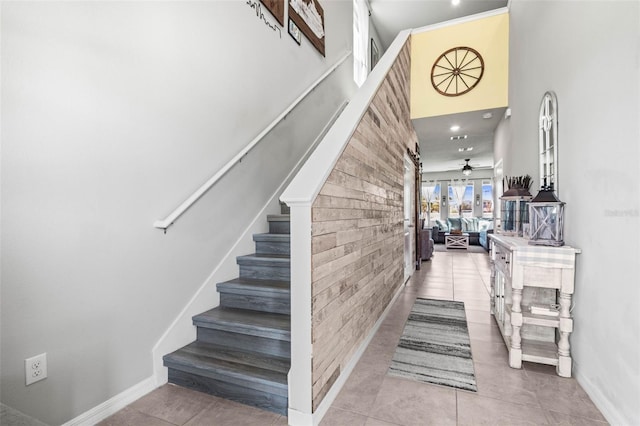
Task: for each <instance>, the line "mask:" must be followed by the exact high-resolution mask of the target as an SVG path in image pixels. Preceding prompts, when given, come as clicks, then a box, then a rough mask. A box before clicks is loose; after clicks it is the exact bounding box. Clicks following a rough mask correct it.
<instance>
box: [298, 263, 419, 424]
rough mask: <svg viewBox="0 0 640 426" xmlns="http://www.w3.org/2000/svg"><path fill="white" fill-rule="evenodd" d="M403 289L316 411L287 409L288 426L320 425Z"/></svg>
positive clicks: (386, 309)
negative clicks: (308, 412)
mask: <svg viewBox="0 0 640 426" xmlns="http://www.w3.org/2000/svg"><path fill="white" fill-rule="evenodd" d="M414 273H415V270H414ZM404 289H405V284H402V285H400V287H399V288H398V290H397V291H396V293H395V294H394V295H393V298H392V299H391V302H389V304H388V305H387V307H386V308H385V310H384V312H383V313H382V315H381V316H380V318H378V321H376V323H375V324H374V326H373V328H372V329H371V331H370V332H369V334H368V335H367V338H366V339H364V341H363V342H362V343H361V344H360V346H359V347H358V350H357V351H356V352H355V353H354V354H353V356H352V357H351V359H350V360H349V362H348V363H347V365H346V366H345V368H344V370H342V373H341V374H340V376H339V377H338V380H336V382H335V383H334V385H333V386H332V387H331V389H330V390H329V392H327V395H326V396H325V397H324V399H323V400H322V402H321V403H320V405H319V406H318V408H317V409H316V411H315V412H314V413H313V414H311V415H309V414H305V413H300V412H298V411H294V410H291V409H289V424H290V425H295V426H317V425H319V424H320V422H321V421H322V418H323V417H324V416H325V415H326V414H327V411H329V407H331V404H333V402H334V401H335V399H336V397H337V396H338V394H339V393H340V391H341V390H342V387H343V386H344V384H345V383H346V382H347V379H349V376H351V373H352V372H353V369H354V368H355V367H356V364H358V361H360V358H361V357H362V354H364V351H365V350H366V349H367V346H369V343H371V340H373V337H374V336H375V335H376V333H377V332H378V329H379V328H380V326H381V325H382V322H383V321H384V320H385V319H386V318H387V315H389V311H390V310H391V307H392V306H393V304H394V303H395V302H396V300H397V299H398V297H399V296H400V293H402V290H404ZM294 420H295V421H296V422H295V423H294Z"/></svg>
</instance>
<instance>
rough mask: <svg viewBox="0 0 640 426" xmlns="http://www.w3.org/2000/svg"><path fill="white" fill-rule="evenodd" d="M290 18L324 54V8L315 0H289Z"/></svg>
mask: <svg viewBox="0 0 640 426" xmlns="http://www.w3.org/2000/svg"><path fill="white" fill-rule="evenodd" d="M289 19H291V20H292V21H293V22H294V23H295V24H296V25H297V26H298V28H299V29H300V32H301V33H302V34H304V35H305V37H307V38H308V39H309V41H310V42H311V44H313V46H314V47H315V48H316V49H318V52H320V54H322V56H324V10H323V9H322V6H320V3H318V1H317V0H289Z"/></svg>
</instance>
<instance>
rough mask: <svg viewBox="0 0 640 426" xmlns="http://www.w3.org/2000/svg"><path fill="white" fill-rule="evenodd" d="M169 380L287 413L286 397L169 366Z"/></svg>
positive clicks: (280, 412)
mask: <svg viewBox="0 0 640 426" xmlns="http://www.w3.org/2000/svg"><path fill="white" fill-rule="evenodd" d="M169 382H170V383H174V384H176V385H179V386H184V387H187V388H190V389H195V390H197V391H200V392H205V393H208V394H210V395H214V396H218V397H221V398H226V399H230V400H232V401H236V402H240V403H242V404H247V405H251V406H254V407H258V408H261V409H263V410H267V411H272V412H274V413H278V414H281V415H285V416H286V415H287V408H288V399H287V397H283V396H279V395H274V394H271V393H268V392H264V391H260V390H255V389H250V388H247V387H243V386H239V385H236V384H233V383H229V382H225V381H221V380H216V379H212V378H209V377H204V376H199V375H197V374H193V373H189V372H185V371H179V370H175V369H173V368H169Z"/></svg>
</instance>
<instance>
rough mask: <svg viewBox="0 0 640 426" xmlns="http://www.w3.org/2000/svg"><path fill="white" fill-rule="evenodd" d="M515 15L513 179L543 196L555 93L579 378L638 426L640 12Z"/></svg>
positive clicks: (528, 9)
mask: <svg viewBox="0 0 640 426" xmlns="http://www.w3.org/2000/svg"><path fill="white" fill-rule="evenodd" d="M510 11H511V29H510V31H511V40H510V73H511V74H510V78H509V82H510V87H509V105H510V107H511V109H512V111H513V115H512V117H511V119H510V123H509V124H508V126H509V127H510V128H509V131H508V132H507V133H509V134H510V137H511V141H510V142H511V145H512V147H511V150H512V152H511V154H509V153H507V155H506V156H505V159H504V161H505V173H506V174H518V175H521V174H530V175H531V176H534V177H535V178H536V180H535V182H536V184H537V182H538V166H537V149H538V139H537V138H538V132H537V116H538V108H539V104H540V101H541V99H542V96H543V94H544V92H545V91H547V90H553V91H555V92H556V94H557V96H558V110H559V160H558V165H559V179H560V182H559V184H560V198H561V199H562V200H563V201H565V202H566V203H567V207H566V220H565V223H566V225H565V240H566V242H567V243H568V244H570V245H574V246H576V247H578V248H581V249H582V254H580V255H579V256H578V259H577V271H576V290H575V308H574V310H573V315H574V318H575V322H574V333H573V335H572V338H571V344H572V351H573V356H574V362H575V364H574V373H575V375H576V377H577V379H578V381H579V382H580V383H581V384H582V386H583V387H584V388H585V390H586V391H587V392H588V393H589V395H590V396H591V398H592V399H593V400H594V402H595V403H596V405H597V406H598V407H599V408H600V409H601V410H602V411H603V413H604V415H605V416H606V417H607V419H608V420H609V422H611V423H612V424H617V425H623V424H624V425H631V424H637V422H638V419H640V404H638V402H639V401H640V314H638V312H640V311H639V309H638V303H639V302H640V287H639V286H638V266H637V265H638V254H639V246H638V241H639V240H640V239H639V237H640V227H639V223H638V222H639V220H640V204H639V195H640V188H639V182H640V180H639V179H638V158H639V154H640V153H639V149H638V148H639V141H640V129H639V122H638V117H639V116H640V110H639V105H638V104H639V101H640V89H639V82H640V68H639V67H640V65H639V53H638V52H640V42H639V40H640V3H638V2H637V1H592V2H566V1H565V2H549V1H531V0H527V1H525V0H513V1H512V2H511V6H510ZM498 154H499V153H498ZM496 160H497V158H496ZM534 189H535V190H537V188H534ZM534 194H535V192H534Z"/></svg>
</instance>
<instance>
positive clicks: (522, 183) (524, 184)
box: [503, 175, 533, 196]
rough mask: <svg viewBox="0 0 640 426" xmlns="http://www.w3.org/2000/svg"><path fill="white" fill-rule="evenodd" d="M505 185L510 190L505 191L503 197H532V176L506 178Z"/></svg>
mask: <svg viewBox="0 0 640 426" xmlns="http://www.w3.org/2000/svg"><path fill="white" fill-rule="evenodd" d="M505 183H506V186H507V187H508V188H509V189H508V190H507V191H505V193H504V194H503V196H514V195H520V196H531V193H530V192H529V189H530V188H531V184H532V183H533V180H532V179H531V176H529V175H525V176H512V177H509V176H506V177H505Z"/></svg>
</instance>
